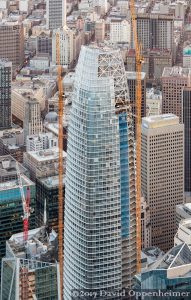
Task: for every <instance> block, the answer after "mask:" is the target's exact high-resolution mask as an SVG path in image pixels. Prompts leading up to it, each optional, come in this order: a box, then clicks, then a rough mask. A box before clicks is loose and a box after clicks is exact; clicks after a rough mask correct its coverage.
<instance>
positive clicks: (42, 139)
mask: <svg viewBox="0 0 191 300" xmlns="http://www.w3.org/2000/svg"><path fill="white" fill-rule="evenodd" d="M57 146H58V139H57V138H56V137H55V136H54V135H53V134H52V133H51V132H47V133H39V134H38V135H28V136H27V139H26V150H27V152H29V151H41V150H45V149H50V148H53V147H57Z"/></svg>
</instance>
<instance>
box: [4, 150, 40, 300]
mask: <svg viewBox="0 0 191 300" xmlns="http://www.w3.org/2000/svg"><path fill="white" fill-rule="evenodd" d="M19 169H20V172H21V174H22V175H21V178H22V184H23V189H24V193H25V194H26V191H27V189H28V188H29V189H30V206H31V208H32V209H34V204H35V184H34V183H33V182H32V181H31V180H30V179H29V178H28V176H27V174H28V172H27V170H26V168H24V167H23V166H22V165H20V164H19ZM22 216H23V206H22V197H21V192H20V188H19V184H18V179H17V170H16V161H15V159H13V157H11V156H9V155H8V156H1V157H0V222H1V226H0V262H1V259H2V258H3V257H4V255H5V247H6V241H7V240H8V239H9V238H10V237H11V235H12V234H14V233H17V232H18V231H21V230H23V220H22ZM34 221H35V214H34V213H31V217H30V222H29V228H31V229H32V228H34ZM4 299H5V298H4Z"/></svg>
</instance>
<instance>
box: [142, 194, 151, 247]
mask: <svg viewBox="0 0 191 300" xmlns="http://www.w3.org/2000/svg"><path fill="white" fill-rule="evenodd" d="M150 219H151V217H150V209H149V205H148V203H147V201H146V200H145V198H144V197H141V248H142V249H145V248H148V247H151V220H150Z"/></svg>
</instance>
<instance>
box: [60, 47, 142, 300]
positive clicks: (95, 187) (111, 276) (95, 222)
mask: <svg viewBox="0 0 191 300" xmlns="http://www.w3.org/2000/svg"><path fill="white" fill-rule="evenodd" d="M114 82H115V84H114ZM128 99H129V97H128V86H127V79H126V73H125V68H124V64H123V59H122V57H121V54H120V50H113V49H110V48H98V47H96V46H95V47H84V46H83V47H82V49H81V53H80V57H79V60H78V65H77V68H76V76H75V81H74V95H73V98H72V108H71V110H70V123H69V127H68V147H67V160H66V177H65V231H64V299H65V300H70V299H71V296H70V295H71V291H72V289H73V288H74V289H81V288H82V289H90V290H102V289H103V290H106V289H109V290H111V289H112V290H114V289H120V288H122V287H130V286H131V285H132V279H133V276H134V274H135V272H136V221H135V219H136V199H135V198H136V197H135V160H134V139H133V132H132V118H131V111H130V103H129V100H128ZM101 298H102V297H101ZM101 298H100V299H101ZM115 299H116V297H115Z"/></svg>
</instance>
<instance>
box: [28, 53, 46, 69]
mask: <svg viewBox="0 0 191 300" xmlns="http://www.w3.org/2000/svg"><path fill="white" fill-rule="evenodd" d="M49 66H50V60H49V56H34V57H33V58H32V59H31V60H30V68H32V69H36V70H43V71H46V70H48V69H49Z"/></svg>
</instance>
